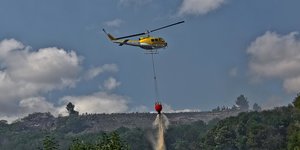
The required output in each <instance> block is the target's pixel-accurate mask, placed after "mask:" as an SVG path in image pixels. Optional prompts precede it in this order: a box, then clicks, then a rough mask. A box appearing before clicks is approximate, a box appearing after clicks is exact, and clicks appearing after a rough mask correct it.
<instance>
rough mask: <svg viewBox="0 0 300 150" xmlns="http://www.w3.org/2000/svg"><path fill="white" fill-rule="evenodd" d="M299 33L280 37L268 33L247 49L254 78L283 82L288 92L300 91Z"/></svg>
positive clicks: (273, 33)
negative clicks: (273, 79)
mask: <svg viewBox="0 0 300 150" xmlns="http://www.w3.org/2000/svg"><path fill="white" fill-rule="evenodd" d="M297 35H298V33H297V32H291V33H289V34H287V35H279V34H277V33H275V32H270V31H268V32H266V33H265V34H264V35H262V36H260V37H258V38H257V39H256V40H255V41H254V42H252V43H251V45H250V46H249V47H248V49H247V53H248V54H249V56H250V61H249V68H250V72H251V74H252V76H253V77H254V78H275V79H280V80H282V81H283V87H284V89H285V90H286V91H288V92H299V91H300V40H299V38H297Z"/></svg>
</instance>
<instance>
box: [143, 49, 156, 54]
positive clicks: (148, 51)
mask: <svg viewBox="0 0 300 150" xmlns="http://www.w3.org/2000/svg"><path fill="white" fill-rule="evenodd" d="M145 54H159V52H158V50H157V49H155V50H146V51H145Z"/></svg>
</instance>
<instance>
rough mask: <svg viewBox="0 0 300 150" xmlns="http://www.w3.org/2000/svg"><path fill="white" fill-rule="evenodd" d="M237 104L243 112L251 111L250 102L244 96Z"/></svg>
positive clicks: (238, 98)
mask: <svg viewBox="0 0 300 150" xmlns="http://www.w3.org/2000/svg"><path fill="white" fill-rule="evenodd" d="M235 103H236V105H238V106H239V107H240V109H241V110H245V111H247V110H248V109H249V102H248V100H247V98H246V97H245V96H244V95H240V96H239V97H237V99H236V101H235Z"/></svg>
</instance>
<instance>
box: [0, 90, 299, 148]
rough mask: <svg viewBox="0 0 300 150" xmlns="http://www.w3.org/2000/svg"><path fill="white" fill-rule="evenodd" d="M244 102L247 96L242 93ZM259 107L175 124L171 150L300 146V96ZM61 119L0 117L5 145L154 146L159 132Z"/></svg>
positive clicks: (167, 138)
mask: <svg viewBox="0 0 300 150" xmlns="http://www.w3.org/2000/svg"><path fill="white" fill-rule="evenodd" d="M239 101H240V102H241V101H245V98H244V97H239ZM70 106H71V105H70ZM244 106H248V104H247V103H244ZM255 107H256V108H257V109H256V110H257V111H252V112H243V113H240V114H239V115H238V116H236V117H229V118H226V119H224V120H218V119H215V120H212V121H210V122H208V123H205V122H203V121H196V122H194V123H191V124H181V125H171V126H170V127H169V129H168V130H167V133H166V135H165V141H166V146H167V149H170V150H197V149H205V150H256V149H257V150H285V149H288V150H300V95H297V97H296V98H295V99H294V101H293V105H289V106H286V107H279V108H275V109H273V110H267V111H259V110H260V107H257V106H255ZM70 108H71V107H70ZM244 109H248V107H244ZM70 110H72V109H70ZM70 112H72V111H70ZM47 115H48V116H47ZM52 117H53V116H52ZM52 117H51V114H46V117H45V118H47V120H49V119H50V120H51V119H53V118H52ZM58 124H65V125H64V126H61V127H60V128H57V129H55V130H54V129H53V130H52V129H48V130H35V129H25V127H24V126H18V124H17V123H12V124H7V122H5V121H0V149H1V150H2V149H3V150H12V149H14V150H18V149H19V150H24V149H30V150H31V149H45V150H52V149H53V150H54V149H70V150H84V149H91V150H98V149H103V150H111V149H116V150H123V149H124V150H126V149H132V150H141V149H142V150H151V149H153V147H152V144H151V141H153V139H154V137H155V131H154V129H152V128H147V129H141V128H133V129H129V128H124V127H122V128H119V129H118V130H116V131H114V132H112V133H104V132H84V129H85V125H84V124H81V123H80V117H79V116H77V113H76V112H75V115H73V116H70V117H69V118H60V120H59V121H58Z"/></svg>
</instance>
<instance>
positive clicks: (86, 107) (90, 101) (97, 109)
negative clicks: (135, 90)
mask: <svg viewBox="0 0 300 150" xmlns="http://www.w3.org/2000/svg"><path fill="white" fill-rule="evenodd" d="M61 101H62V103H64V104H67V103H68V102H72V103H73V104H74V105H75V110H77V111H79V113H86V112H87V113H121V112H126V111H127V110H128V106H127V104H128V98H127V97H124V96H120V95H116V94H109V93H106V92H97V93H93V94H91V95H86V96H65V97H63V98H62V100H61Z"/></svg>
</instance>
